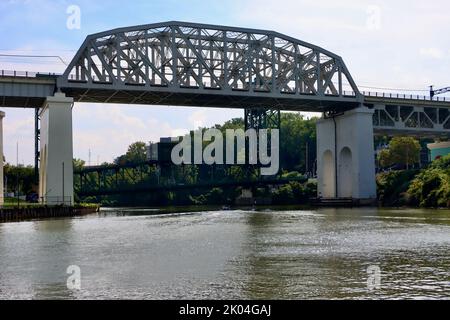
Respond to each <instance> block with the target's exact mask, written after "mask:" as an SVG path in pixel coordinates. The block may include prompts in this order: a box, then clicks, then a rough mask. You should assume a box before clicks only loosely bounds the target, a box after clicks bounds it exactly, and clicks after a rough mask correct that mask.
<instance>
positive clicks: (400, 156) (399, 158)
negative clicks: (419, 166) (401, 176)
mask: <svg viewBox="0 0 450 320" xmlns="http://www.w3.org/2000/svg"><path fill="white" fill-rule="evenodd" d="M389 154H390V159H391V160H392V162H393V163H397V164H400V165H404V166H406V169H409V167H410V166H411V165H414V164H415V163H418V162H419V156H420V144H419V141H417V140H416V139H414V138H412V137H395V138H393V139H392V140H391V142H390V143H389Z"/></svg>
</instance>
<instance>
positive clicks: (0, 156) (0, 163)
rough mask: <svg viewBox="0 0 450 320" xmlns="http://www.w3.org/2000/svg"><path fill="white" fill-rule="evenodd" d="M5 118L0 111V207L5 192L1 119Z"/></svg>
mask: <svg viewBox="0 0 450 320" xmlns="http://www.w3.org/2000/svg"><path fill="white" fill-rule="evenodd" d="M4 117H5V113H4V112H2V111H0V206H2V205H3V204H4V201H5V199H4V194H5V191H4V190H3V181H4V177H3V158H4V155H3V118H4Z"/></svg>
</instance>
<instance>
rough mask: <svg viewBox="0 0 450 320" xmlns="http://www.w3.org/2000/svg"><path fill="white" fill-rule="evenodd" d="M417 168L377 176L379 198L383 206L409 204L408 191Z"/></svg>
mask: <svg viewBox="0 0 450 320" xmlns="http://www.w3.org/2000/svg"><path fill="white" fill-rule="evenodd" d="M417 174H418V171H417V170H403V171H391V172H386V173H381V174H379V175H378V176H377V190H378V199H379V201H380V202H381V204H382V205H383V206H403V205H407V204H408V196H407V194H406V192H407V191H408V188H409V185H410V184H411V180H412V179H413V178H414V177H415V176H416V175H417Z"/></svg>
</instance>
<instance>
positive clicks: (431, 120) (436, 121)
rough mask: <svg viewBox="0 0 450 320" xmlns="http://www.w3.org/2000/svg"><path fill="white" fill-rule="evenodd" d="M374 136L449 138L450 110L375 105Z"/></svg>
mask: <svg viewBox="0 0 450 320" xmlns="http://www.w3.org/2000/svg"><path fill="white" fill-rule="evenodd" d="M374 109H375V113H374V115H373V126H374V130H375V133H376V134H410V135H419V136H424V135H428V136H435V137H439V136H442V135H447V136H450V108H448V107H444V106H443V107H438V106H431V105H397V104H395V105H394V104H375V105H374Z"/></svg>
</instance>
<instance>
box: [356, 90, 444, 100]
mask: <svg viewBox="0 0 450 320" xmlns="http://www.w3.org/2000/svg"><path fill="white" fill-rule="evenodd" d="M362 94H363V95H364V96H366V97H375V98H392V99H404V100H424V101H438V102H439V101H443V102H446V101H450V98H448V97H433V98H431V97H430V96H424V95H419V94H406V93H403V94H402V93H392V92H377V91H363V92H362Z"/></svg>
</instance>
